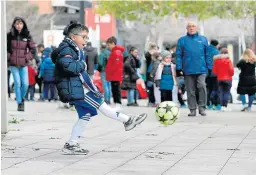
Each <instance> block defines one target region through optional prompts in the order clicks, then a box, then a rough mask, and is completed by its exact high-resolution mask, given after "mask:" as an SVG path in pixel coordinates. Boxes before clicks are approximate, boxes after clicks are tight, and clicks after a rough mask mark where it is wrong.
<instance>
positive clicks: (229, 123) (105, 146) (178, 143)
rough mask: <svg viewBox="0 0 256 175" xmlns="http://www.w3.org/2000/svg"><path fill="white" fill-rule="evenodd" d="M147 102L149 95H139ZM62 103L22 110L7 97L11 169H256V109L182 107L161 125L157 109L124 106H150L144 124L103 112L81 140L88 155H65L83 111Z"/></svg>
mask: <svg viewBox="0 0 256 175" xmlns="http://www.w3.org/2000/svg"><path fill="white" fill-rule="evenodd" d="M139 103H140V104H143V103H144V104H145V101H139ZM57 106H58V104H57V103H40V102H34V103H26V108H27V111H26V112H24V113H20V112H17V111H15V110H16V104H15V102H14V101H9V102H8V108H9V109H8V117H9V120H12V119H13V118H14V119H17V120H18V121H20V122H19V123H18V124H13V123H11V124H9V130H10V131H9V132H8V134H6V135H5V136H4V137H2V144H1V145H2V148H1V150H2V151H1V152H2V155H1V160H2V161H1V165H2V167H1V171H2V174H4V175H30V174H31V175H70V174H72V175H82V174H83V175H106V174H107V175H140V174H141V175H145V174H146V175H162V174H164V175H173V174H175V175H243V174H244V175H255V174H256V166H255V165H256V146H255V145H256V128H255V126H256V113H255V112H256V109H255V107H254V108H253V112H251V113H241V112H239V108H240V106H239V105H231V107H232V108H233V111H232V112H227V113H223V112H216V111H207V112H208V115H207V116H206V117H201V116H198V117H194V118H188V117H187V116H186V115H187V112H188V111H187V110H186V109H181V117H180V119H179V120H178V121H177V122H176V123H175V124H174V125H172V126H168V127H165V126H162V125H160V124H159V123H158V122H157V121H156V119H155V117H154V108H148V107H140V108H137V107H129V108H128V107H124V108H123V111H124V112H127V113H130V112H131V111H133V112H135V113H142V112H147V113H148V114H149V116H148V118H147V120H146V121H145V122H144V123H143V125H141V126H138V127H137V128H135V129H134V130H132V131H130V132H125V131H124V127H123V125H122V124H120V123H119V122H116V121H112V120H110V119H109V118H106V117H103V116H102V115H99V116H98V117H95V118H93V119H92V122H91V123H89V124H88V126H87V129H86V131H85V133H84V136H83V137H82V138H81V146H82V147H85V148H86V149H89V150H90V153H89V154H88V155H86V156H84V155H76V156H75V155H64V154H63V153H62V152H61V149H62V147H63V145H64V143H65V141H66V140H67V139H68V137H69V135H70V132H71V129H72V126H73V124H74V122H75V120H76V112H75V111H71V110H68V109H59V108H57Z"/></svg>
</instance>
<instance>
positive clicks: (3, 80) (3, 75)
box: [0, 0, 8, 134]
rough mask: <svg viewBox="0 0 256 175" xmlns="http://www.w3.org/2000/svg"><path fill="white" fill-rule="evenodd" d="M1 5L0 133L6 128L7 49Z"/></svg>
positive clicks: (5, 130)
mask: <svg viewBox="0 0 256 175" xmlns="http://www.w3.org/2000/svg"><path fill="white" fill-rule="evenodd" d="M0 6H1V8H0V9H1V11H0V13H1V28H0V33H1V63H0V64H1V133H2V134H5V133H7V131H8V128H7V125H8V123H7V94H8V92H7V49H6V45H7V42H6V1H5V0H4V1H1V2H0Z"/></svg>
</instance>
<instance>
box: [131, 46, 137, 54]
mask: <svg viewBox="0 0 256 175" xmlns="http://www.w3.org/2000/svg"><path fill="white" fill-rule="evenodd" d="M134 50H137V48H136V47H131V48H130V50H129V52H130V53H131V52H133V51H134Z"/></svg>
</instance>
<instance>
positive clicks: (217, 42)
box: [211, 39, 219, 47]
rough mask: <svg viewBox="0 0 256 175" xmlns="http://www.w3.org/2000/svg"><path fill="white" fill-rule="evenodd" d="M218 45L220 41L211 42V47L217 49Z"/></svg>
mask: <svg viewBox="0 0 256 175" xmlns="http://www.w3.org/2000/svg"><path fill="white" fill-rule="evenodd" d="M218 44H219V41H217V40H215V39H213V40H211V45H213V46H215V47H216V46H217V45H218Z"/></svg>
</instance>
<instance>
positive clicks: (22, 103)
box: [18, 100, 25, 111]
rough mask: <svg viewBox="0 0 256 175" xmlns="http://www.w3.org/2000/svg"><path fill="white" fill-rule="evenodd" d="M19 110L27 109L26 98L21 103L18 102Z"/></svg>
mask: <svg viewBox="0 0 256 175" xmlns="http://www.w3.org/2000/svg"><path fill="white" fill-rule="evenodd" d="M18 111H25V104H24V100H22V102H21V103H20V104H18Z"/></svg>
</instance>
